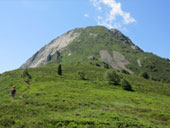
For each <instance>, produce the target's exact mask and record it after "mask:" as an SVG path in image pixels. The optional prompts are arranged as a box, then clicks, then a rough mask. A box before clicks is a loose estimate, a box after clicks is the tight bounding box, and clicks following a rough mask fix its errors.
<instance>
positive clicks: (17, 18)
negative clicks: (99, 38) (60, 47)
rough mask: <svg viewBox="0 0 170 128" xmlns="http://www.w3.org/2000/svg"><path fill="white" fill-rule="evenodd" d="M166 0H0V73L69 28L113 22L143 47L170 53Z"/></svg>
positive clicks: (168, 3)
mask: <svg viewBox="0 0 170 128" xmlns="http://www.w3.org/2000/svg"><path fill="white" fill-rule="evenodd" d="M169 12H170V1H169V0H0V60H1V62H0V73H2V72H4V71H9V70H13V69H17V68H19V67H20V65H22V64H23V63H24V62H25V61H26V60H27V59H28V58H29V57H31V56H32V55H33V54H34V53H35V52H36V51H38V50H39V49H40V48H41V47H42V46H44V45H45V44H47V43H49V42H50V41H51V40H52V39H54V38H56V37H58V36H60V35H61V34H63V33H65V32H67V31H68V30H71V29H74V28H79V27H86V26H95V25H104V26H106V27H108V28H112V27H114V28H117V29H119V30H120V31H122V32H123V33H124V34H125V35H127V36H128V37H129V38H130V39H131V40H132V41H133V42H134V43H135V44H136V45H138V46H139V47H140V48H142V49H143V50H144V51H146V52H153V53H155V54H157V55H159V56H161V57H164V58H170V52H169V48H170V13H169Z"/></svg>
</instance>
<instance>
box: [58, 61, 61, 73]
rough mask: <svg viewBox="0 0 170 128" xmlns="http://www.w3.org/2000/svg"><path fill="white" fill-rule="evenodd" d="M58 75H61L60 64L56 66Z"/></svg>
mask: <svg viewBox="0 0 170 128" xmlns="http://www.w3.org/2000/svg"><path fill="white" fill-rule="evenodd" d="M58 75H62V67H61V64H59V66H58Z"/></svg>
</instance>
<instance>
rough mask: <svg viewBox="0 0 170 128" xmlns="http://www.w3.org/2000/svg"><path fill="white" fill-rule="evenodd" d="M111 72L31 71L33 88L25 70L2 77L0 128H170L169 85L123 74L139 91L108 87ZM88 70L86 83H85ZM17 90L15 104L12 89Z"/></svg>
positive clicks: (97, 69)
mask: <svg viewBox="0 0 170 128" xmlns="http://www.w3.org/2000/svg"><path fill="white" fill-rule="evenodd" d="M106 70H107V69H104V68H102V67H95V66H89V65H78V66H77V65H75V66H63V75H62V76H58V75H57V66H53V65H51V66H44V67H40V68H34V69H29V70H28V71H29V73H30V74H31V76H32V80H31V85H30V88H27V84H25V83H24V80H23V78H21V74H22V72H23V70H22V69H19V70H15V71H11V72H6V73H4V74H2V75H1V76H0V128H58V127H62V128H169V127H170V93H169V92H170V84H164V83H161V82H155V81H151V80H145V79H143V78H141V77H138V76H135V75H126V74H121V73H119V75H121V76H122V77H124V78H126V79H127V80H128V81H129V82H130V83H131V84H132V88H133V89H134V92H128V91H124V90H122V88H121V87H119V86H114V85H109V84H108V82H107V81H105V80H104V79H103V74H104V72H105V71H106ZM77 71H84V72H85V75H86V78H87V80H80V79H79V78H78V77H77V76H76V72H77ZM13 86H16V89H17V96H16V98H15V100H12V98H11V96H10V90H11V88H12V87H13Z"/></svg>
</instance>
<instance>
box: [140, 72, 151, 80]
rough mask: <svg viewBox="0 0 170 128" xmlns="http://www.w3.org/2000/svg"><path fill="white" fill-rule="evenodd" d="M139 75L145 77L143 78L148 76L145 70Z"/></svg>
mask: <svg viewBox="0 0 170 128" xmlns="http://www.w3.org/2000/svg"><path fill="white" fill-rule="evenodd" d="M140 76H141V77H143V78H145V79H149V78H150V76H149V74H148V73H147V72H143V73H141V74H140Z"/></svg>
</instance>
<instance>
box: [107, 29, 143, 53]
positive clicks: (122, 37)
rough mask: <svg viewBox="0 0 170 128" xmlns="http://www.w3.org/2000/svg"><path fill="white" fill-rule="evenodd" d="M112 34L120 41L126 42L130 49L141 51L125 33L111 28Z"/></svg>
mask: <svg viewBox="0 0 170 128" xmlns="http://www.w3.org/2000/svg"><path fill="white" fill-rule="evenodd" d="M110 31H111V32H112V34H113V35H114V36H115V37H116V38H117V39H118V40H120V41H121V42H124V43H126V44H128V45H129V46H130V47H131V48H132V49H136V50H140V51H142V50H141V49H140V48H139V47H138V46H136V45H135V44H133V43H132V41H131V40H130V39H129V38H128V37H127V36H125V35H123V34H122V33H121V32H120V31H119V30H117V29H111V30H110Z"/></svg>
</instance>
